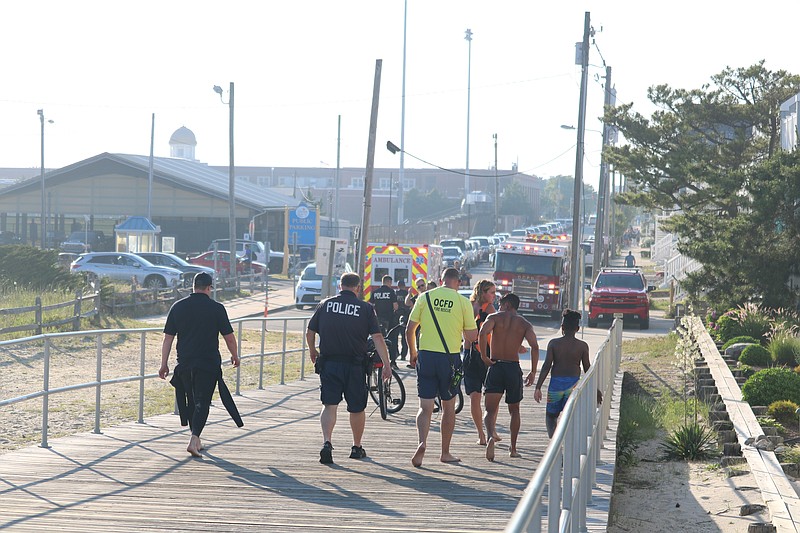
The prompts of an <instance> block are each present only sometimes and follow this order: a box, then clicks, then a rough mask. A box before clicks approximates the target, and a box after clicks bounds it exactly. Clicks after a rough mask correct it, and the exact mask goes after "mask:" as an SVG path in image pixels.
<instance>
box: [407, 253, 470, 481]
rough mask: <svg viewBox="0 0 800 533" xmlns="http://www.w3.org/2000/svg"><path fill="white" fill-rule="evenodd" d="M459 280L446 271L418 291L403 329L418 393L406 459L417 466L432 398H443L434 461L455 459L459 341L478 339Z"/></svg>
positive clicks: (425, 434)
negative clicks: (414, 442) (413, 445)
mask: <svg viewBox="0 0 800 533" xmlns="http://www.w3.org/2000/svg"><path fill="white" fill-rule="evenodd" d="M458 284H459V272H458V270H456V269H455V268H448V269H446V270H445V271H444V272H443V273H442V286H441V287H436V288H435V289H431V290H429V291H427V292H425V293H424V294H421V295H420V297H419V298H418V299H417V301H416V303H415V304H414V308H413V309H412V310H411V315H410V316H409V321H408V326H407V327H406V342H407V343H408V349H409V353H410V363H411V366H416V369H417V393H418V395H419V410H418V411H417V435H418V437H419V444H418V446H417V450H416V452H415V453H414V456H413V457H412V458H411V464H413V465H414V466H416V467H419V466H422V458H423V456H424V455H425V449H426V447H427V440H428V432H429V431H430V427H431V415H432V414H433V400H434V398H436V396H439V398H440V399H441V401H442V426H441V431H442V453H441V456H440V457H439V460H440V461H442V462H443V463H456V462H458V461H460V459H459V458H458V457H456V456H454V455H452V454H451V453H450V441H451V439H452V438H453V429H454V428H455V424H456V413H455V395H456V393H457V391H458V387H460V381H459V380H458V378H456V374H460V373H461V355H460V352H461V339H462V337H463V338H464V339H465V340H466V341H467V342H468V343H469V344H472V343H473V342H475V341H476V340H477V338H478V329H477V326H476V324H475V318H474V316H473V314H472V305H471V304H470V302H469V301H468V300H467V299H466V298H464V297H463V296H461V295H460V294H459V293H458ZM434 316H435V320H434ZM420 324H421V325H422V326H423V327H422V335H421V336H420V341H419V344H420V350H419V353H418V352H417V342H416V341H417V338H416V335H415V332H416V330H417V328H418V327H419V326H420Z"/></svg>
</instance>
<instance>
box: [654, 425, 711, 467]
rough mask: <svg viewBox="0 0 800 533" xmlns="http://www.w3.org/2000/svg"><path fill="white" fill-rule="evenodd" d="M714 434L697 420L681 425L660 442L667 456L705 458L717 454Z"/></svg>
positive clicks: (693, 458)
mask: <svg viewBox="0 0 800 533" xmlns="http://www.w3.org/2000/svg"><path fill="white" fill-rule="evenodd" d="M716 440H717V438H716V435H714V432H713V431H712V430H711V429H709V428H708V427H706V426H703V425H701V424H698V423H697V422H690V423H688V424H686V425H683V426H681V427H679V428H678V429H676V430H675V431H673V432H672V433H670V434H669V436H668V437H667V439H666V441H664V442H663V443H661V446H662V448H664V451H666V452H667V457H672V458H679V459H690V460H695V459H706V458H709V457H713V456H715V455H717V449H716Z"/></svg>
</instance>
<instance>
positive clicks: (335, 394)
mask: <svg viewBox="0 0 800 533" xmlns="http://www.w3.org/2000/svg"><path fill="white" fill-rule="evenodd" d="M319 382H320V385H319V391H320V392H319V399H320V401H321V402H322V403H323V405H339V404H340V403H341V402H342V396H344V399H345V401H346V402H347V411H348V412H350V413H360V412H361V411H363V410H364V409H366V407H367V375H366V374H365V373H364V365H362V364H361V363H357V364H353V363H350V362H346V363H345V362H340V361H325V364H324V365H323V367H322V370H321V372H320V374H319Z"/></svg>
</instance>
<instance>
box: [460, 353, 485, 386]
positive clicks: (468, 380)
mask: <svg viewBox="0 0 800 533" xmlns="http://www.w3.org/2000/svg"><path fill="white" fill-rule="evenodd" d="M463 353H464V354H465V355H464V392H466V393H467V396H469V395H470V394H472V393H473V392H482V391H483V382H484V381H485V380H486V365H485V364H483V360H480V359H481V355H480V353H478V351H477V350H475V351H473V352H472V353H471V354H468V353H467V352H466V351H465V352H463ZM473 357H476V358H477V359H479V361H476V360H473V359H472V358H473Z"/></svg>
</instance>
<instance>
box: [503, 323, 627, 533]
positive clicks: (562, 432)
mask: <svg viewBox="0 0 800 533" xmlns="http://www.w3.org/2000/svg"><path fill="white" fill-rule="evenodd" d="M621 347H622V320H619V319H616V320H614V322H613V324H612V325H611V329H610V330H609V334H608V337H607V338H606V340H605V341H604V342H603V344H602V346H601V347H600V349H599V350H597V353H596V354H595V358H594V362H593V364H592V366H591V367H590V368H589V371H588V372H587V373H586V374H585V375H584V376H583V378H581V380H580V381H579V382H578V385H577V386H576V387H575V389H574V390H573V391H572V393H571V394H570V397H569V400H567V404H566V406H565V408H564V411H563V412H562V413H561V417H560V418H559V421H558V426H557V427H556V431H555V433H554V434H553V437H552V438H551V439H550V444H549V445H548V446H547V450H545V452H544V456H543V457H542V460H541V462H540V463H539V466H538V467H537V469H536V472H534V474H533V477H532V478H531V481H530V482H529V483H528V486H527V488H526V489H525V492H524V493H523V495H522V499H520V501H519V504H517V508H516V510H515V511H514V514H513V515H512V516H511V519H510V520H509V521H508V524H507V525H506V529H505V531H506V532H513V533H516V532H522V531H532V532H537V533H538V532H539V531H541V530H542V524H543V522H544V521H545V520H546V523H547V531H548V532H549V533H556V532H559V531H585V530H586V506H587V505H588V504H590V503H591V501H592V488H593V487H594V484H595V474H596V466H597V461H598V458H599V456H600V449H601V448H602V446H603V440H604V439H605V434H606V429H607V428H608V418H609V415H610V410H611V400H612V394H613V391H614V380H615V376H616V375H617V372H618V370H619V364H620V355H621V351H622V350H621ZM597 390H599V391H602V392H603V403H602V404H601V405H600V406H599V407H598V406H597V403H596V402H597V396H596V392H595V391H597ZM562 466H563V468H562ZM545 489H547V499H546V505H547V516H546V518H545V517H544V516H543V515H544V506H545V498H544V494H545Z"/></svg>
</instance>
